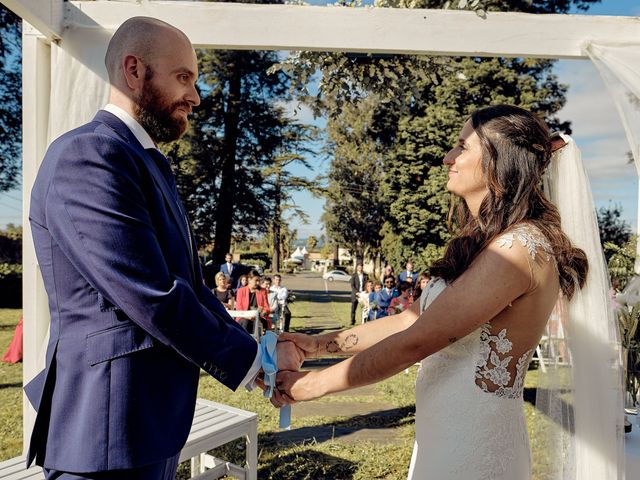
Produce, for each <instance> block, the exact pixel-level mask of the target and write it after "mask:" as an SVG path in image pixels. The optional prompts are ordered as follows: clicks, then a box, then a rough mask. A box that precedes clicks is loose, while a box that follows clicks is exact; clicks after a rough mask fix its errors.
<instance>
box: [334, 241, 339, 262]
mask: <svg viewBox="0 0 640 480" xmlns="http://www.w3.org/2000/svg"><path fill="white" fill-rule="evenodd" d="M338 265H340V251H339V247H338V244H337V243H334V244H333V266H334V267H337V266H338Z"/></svg>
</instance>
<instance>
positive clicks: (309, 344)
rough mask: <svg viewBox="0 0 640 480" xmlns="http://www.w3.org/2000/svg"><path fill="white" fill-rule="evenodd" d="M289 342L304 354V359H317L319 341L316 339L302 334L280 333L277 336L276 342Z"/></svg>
mask: <svg viewBox="0 0 640 480" xmlns="http://www.w3.org/2000/svg"><path fill="white" fill-rule="evenodd" d="M287 340H288V341H290V342H293V343H295V344H296V346H297V347H298V348H299V349H301V350H302V351H303V352H304V355H305V358H317V357H318V349H319V348H320V341H319V340H318V338H317V337H313V336H311V335H305V334H304V333H289V332H282V333H281V334H280V335H278V342H285V341H287Z"/></svg>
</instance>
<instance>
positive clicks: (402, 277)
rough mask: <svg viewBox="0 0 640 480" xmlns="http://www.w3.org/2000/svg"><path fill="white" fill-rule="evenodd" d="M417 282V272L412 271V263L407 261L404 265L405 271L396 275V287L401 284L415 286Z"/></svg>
mask: <svg viewBox="0 0 640 480" xmlns="http://www.w3.org/2000/svg"><path fill="white" fill-rule="evenodd" d="M417 281H418V272H414V271H413V262H411V260H409V261H408V262H407V265H406V270H404V271H402V272H400V274H399V275H398V286H400V284H401V283H402V282H410V283H411V285H415V284H416V282H417Z"/></svg>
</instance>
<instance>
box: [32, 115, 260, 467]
mask: <svg viewBox="0 0 640 480" xmlns="http://www.w3.org/2000/svg"><path fill="white" fill-rule="evenodd" d="M156 153H157V152H156ZM163 163H164V164H163ZM172 182H173V176H172V174H171V172H170V170H169V165H168V162H166V159H164V157H162V156H161V155H153V154H152V153H150V152H148V151H146V150H144V149H143V148H142V146H141V145H140V143H139V142H138V140H137V139H136V137H135V136H134V135H133V133H131V131H130V130H129V129H128V128H127V127H126V125H125V124H124V123H123V122H121V121H120V120H119V119H118V118H117V117H115V116H114V115H112V114H110V113H108V112H105V111H100V112H99V113H98V114H97V115H96V117H95V118H94V120H93V121H92V122H91V123H88V124H86V125H84V126H82V127H80V128H78V129H76V130H73V131H71V132H69V133H67V134H65V135H63V136H62V137H60V138H59V139H57V140H56V141H55V142H54V143H53V144H52V145H51V147H50V148H49V150H48V151H47V154H46V156H45V158H44V160H43V162H42V166H41V167H40V170H39V172H38V176H37V179H36V182H35V184H34V186H33V191H32V193H31V211H30V215H29V218H30V222H31V228H32V231H33V239H34V243H35V247H36V253H37V257H38V262H39V264H40V270H41V272H42V277H43V279H44V284H45V287H46V290H47V294H48V297H49V308H50V311H51V332H50V340H49V345H48V348H47V356H46V368H45V370H44V371H43V372H42V373H40V374H39V375H38V376H37V377H36V378H35V379H34V381H32V382H31V383H29V385H27V386H26V387H25V390H26V391H27V395H28V397H29V399H30V401H31V402H32V404H33V405H34V407H35V408H36V410H37V412H38V415H37V418H36V422H35V428H34V431H33V434H32V437H31V444H30V449H29V455H28V462H29V463H31V461H32V460H33V458H34V457H35V458H36V462H37V463H38V464H39V465H44V466H45V467H47V468H50V469H56V470H61V471H67V472H95V471H103V470H113V469H128V468H135V467H140V466H143V465H148V464H151V463H154V462H158V461H161V460H163V459H166V458H169V457H171V456H173V455H175V454H177V453H178V452H179V451H180V450H181V448H182V447H183V445H184V443H185V441H186V438H187V435H188V433H189V429H190V426H191V420H192V418H193V412H194V407H195V399H196V391H197V387H198V379H199V372H200V368H202V369H204V370H205V371H207V372H208V373H209V374H211V375H212V376H214V377H215V378H216V379H217V380H218V381H220V382H221V383H223V384H224V385H226V386H227V387H229V388H231V389H236V388H237V387H238V386H239V383H240V382H241V381H242V379H243V378H244V377H245V375H246V373H247V371H248V370H249V368H250V366H251V364H252V362H253V359H254V358H255V354H256V350H257V344H256V342H255V341H254V340H253V338H252V337H251V336H250V335H249V334H248V333H247V332H245V331H244V330H243V329H242V328H241V327H240V326H239V325H238V324H237V323H236V322H235V321H234V320H233V319H232V318H231V317H229V315H228V314H227V313H226V311H225V310H224V308H223V307H222V304H221V303H220V302H219V301H218V299H217V298H216V297H215V296H214V295H213V294H212V293H211V291H210V290H209V289H208V288H206V287H205V285H204V284H203V282H202V273H201V270H200V264H199V262H198V259H197V248H196V245H195V243H194V242H193V240H192V235H191V233H190V231H189V226H188V220H187V219H186V216H185V214H184V209H183V207H182V206H181V204H180V202H179V200H177V195H176V192H175V185H174V184H173V183H172Z"/></svg>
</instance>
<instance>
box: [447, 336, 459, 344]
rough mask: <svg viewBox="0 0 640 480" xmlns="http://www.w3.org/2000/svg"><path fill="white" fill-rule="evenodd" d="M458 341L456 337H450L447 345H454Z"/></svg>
mask: <svg viewBox="0 0 640 480" xmlns="http://www.w3.org/2000/svg"><path fill="white" fill-rule="evenodd" d="M457 341H458V339H457V338H456V337H451V338H450V339H449V343H456V342H457Z"/></svg>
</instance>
